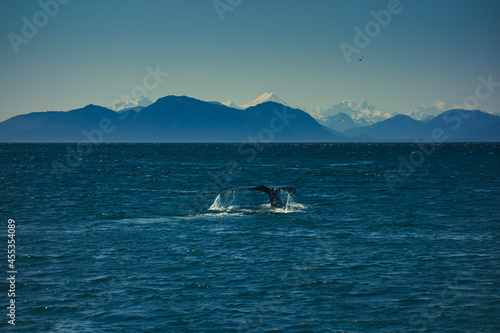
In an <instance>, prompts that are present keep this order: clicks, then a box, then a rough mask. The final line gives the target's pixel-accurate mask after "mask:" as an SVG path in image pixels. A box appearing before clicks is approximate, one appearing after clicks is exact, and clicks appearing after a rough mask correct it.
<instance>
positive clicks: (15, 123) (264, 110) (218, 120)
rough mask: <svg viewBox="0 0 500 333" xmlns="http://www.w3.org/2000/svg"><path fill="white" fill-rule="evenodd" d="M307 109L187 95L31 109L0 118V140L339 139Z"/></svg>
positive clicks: (222, 140)
mask: <svg viewBox="0 0 500 333" xmlns="http://www.w3.org/2000/svg"><path fill="white" fill-rule="evenodd" d="M343 138H344V136H343V135H342V134H340V133H336V132H333V131H328V130H326V129H325V128H323V127H322V126H321V125H320V124H318V123H317V122H316V121H315V120H314V119H313V118H312V117H311V116H310V115H309V114H307V113H305V112H303V111H301V110H298V109H292V108H290V107H287V106H284V105H281V104H278V103H275V102H264V103H261V104H258V105H256V106H253V107H249V108H247V109H246V110H239V109H234V108H230V107H227V106H225V105H223V104H221V103H213V102H204V101H201V100H197V99H194V98H191V97H187V96H167V97H163V98H160V99H158V100H157V101H156V102H155V103H153V104H151V105H150V106H148V107H146V108H143V109H142V110H140V111H139V112H138V113H135V112H130V113H127V114H124V113H119V112H115V111H112V110H110V109H107V108H104V107H101V106H96V105H88V106H86V107H84V108H81V109H76V110H71V111H68V112H62V111H59V112H36V113H30V114H26V115H20V116H16V117H13V118H10V119H8V120H6V121H4V122H2V123H0V142H79V141H91V142H247V141H253V142H284V141H286V142H311V141H339V140H342V139H343Z"/></svg>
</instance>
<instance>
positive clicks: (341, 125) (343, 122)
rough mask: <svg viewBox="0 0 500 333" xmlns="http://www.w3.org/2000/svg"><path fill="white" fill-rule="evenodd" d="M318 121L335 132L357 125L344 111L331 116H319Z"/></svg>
mask: <svg viewBox="0 0 500 333" xmlns="http://www.w3.org/2000/svg"><path fill="white" fill-rule="evenodd" d="M319 122H320V123H322V124H323V125H325V126H326V127H328V128H330V129H332V130H334V131H337V132H344V131H346V130H349V129H351V128H356V127H358V125H356V123H355V122H354V121H353V120H352V119H351V117H349V116H348V115H346V114H345V113H339V114H336V115H333V116H329V117H324V118H321V119H320V120H319Z"/></svg>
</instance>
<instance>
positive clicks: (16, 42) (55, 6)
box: [7, 0, 70, 54]
mask: <svg viewBox="0 0 500 333" xmlns="http://www.w3.org/2000/svg"><path fill="white" fill-rule="evenodd" d="M69 1H70V0H40V1H38V5H39V6H40V10H39V11H37V12H36V13H34V14H33V16H32V17H31V18H28V17H26V16H23V17H22V18H21V22H22V25H21V33H20V34H16V33H14V32H9V33H8V34H7V38H8V39H9V42H10V45H11V46H12V49H13V50H14V53H16V54H17V53H19V46H21V44H28V43H29V41H30V40H32V39H33V38H35V37H36V36H37V35H38V32H39V31H40V29H42V28H44V27H45V26H46V25H47V24H48V23H49V21H50V19H53V18H54V17H55V16H56V15H57V14H58V13H59V10H60V8H61V6H62V5H66V4H68V3H69Z"/></svg>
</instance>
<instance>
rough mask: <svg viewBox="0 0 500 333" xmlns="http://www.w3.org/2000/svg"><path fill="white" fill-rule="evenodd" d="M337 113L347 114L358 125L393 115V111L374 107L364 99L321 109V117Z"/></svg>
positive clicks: (364, 124)
mask: <svg viewBox="0 0 500 333" xmlns="http://www.w3.org/2000/svg"><path fill="white" fill-rule="evenodd" d="M339 113H345V114H346V115H348V116H349V117H350V118H351V119H352V120H353V121H354V122H355V123H356V125H358V126H366V125H371V124H375V123H377V122H379V121H383V120H386V119H389V118H391V117H392V116H394V115H395V113H390V112H387V111H384V110H380V109H378V108H376V107H375V106H374V105H372V104H370V103H368V102H367V101H366V99H365V100H363V101H342V102H341V103H339V104H337V105H334V106H332V107H331V108H329V109H328V110H324V111H322V112H321V118H326V117H330V116H334V115H337V114H339Z"/></svg>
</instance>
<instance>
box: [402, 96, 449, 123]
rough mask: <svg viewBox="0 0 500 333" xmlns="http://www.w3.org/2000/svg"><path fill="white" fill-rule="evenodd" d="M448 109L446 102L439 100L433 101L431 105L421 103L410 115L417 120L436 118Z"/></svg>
mask: <svg viewBox="0 0 500 333" xmlns="http://www.w3.org/2000/svg"><path fill="white" fill-rule="evenodd" d="M447 110H448V108H447V107H446V105H445V104H444V102H443V101H440V100H437V101H434V102H432V103H431V105H421V106H419V107H418V108H416V109H415V110H412V111H411V112H410V117H412V118H413V119H416V120H424V119H428V118H429V117H431V118H434V117H436V116H437V115H440V114H441V113H443V112H444V111H447Z"/></svg>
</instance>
